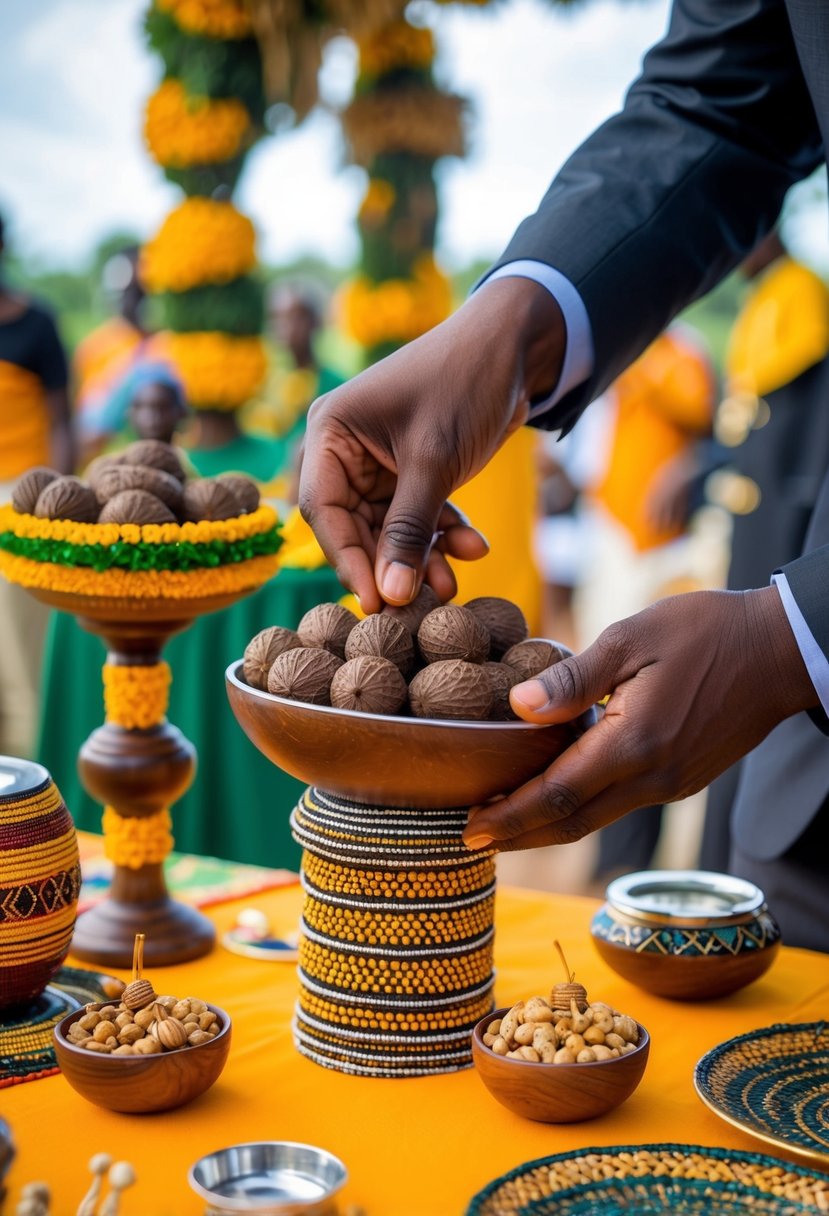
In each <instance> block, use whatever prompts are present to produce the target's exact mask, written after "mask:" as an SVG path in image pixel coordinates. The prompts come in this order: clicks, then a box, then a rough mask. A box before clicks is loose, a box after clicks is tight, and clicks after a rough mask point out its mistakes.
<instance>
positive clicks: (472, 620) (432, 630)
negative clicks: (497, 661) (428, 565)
mask: <svg viewBox="0 0 829 1216" xmlns="http://www.w3.org/2000/svg"><path fill="white" fill-rule="evenodd" d="M417 644H418V646H419V647H420V652H421V654H422V655H423V657H424V659H426V661H427V663H437V662H440V661H441V660H443V659H463V660H464V661H465V662H467V663H484V662H486V660H487V659H488V658H489V634H488V633H487V631H486V629H484V627H483V625H482V624H481V622H480V621H479V620H478V619H477V617H475V616H474V615H473V614H472V613H471V612H469V610H468V609H466V608H461V607H459V606H458V605H457V604H441V605H440V607H438V608H434V609H433V610H432V611H431V612H430V613H429V615H428V616H427V617H424V619H423V624H422V625H421V626H420V629H419V630H418V631H417Z"/></svg>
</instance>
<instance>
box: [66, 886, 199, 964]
mask: <svg viewBox="0 0 829 1216" xmlns="http://www.w3.org/2000/svg"><path fill="white" fill-rule="evenodd" d="M136 933H144V934H146V941H145V943H144V964H145V966H146V967H147V969H148V970H149V969H150V968H151V967H168V966H172V965H174V964H176V963H186V962H189V961H190V960H191V959H194V958H201V956H202V955H203V954H207V953H208V952H209V951H210V950H212V949H213V946H214V944H215V941H216V930H215V929H214V927H213V925H212V923H211V922H210V921H209V920H208V919H207V917H206V916H203V915H202V914H201V912H198V911H197V910H196V909H195V908H190V907H188V906H187V905H186V904H178V903H176V902H175V901H174V900H172V899H169V898H167V899H163V900H159V901H158V902H157V903H138V904H136V903H124V902H121V901H120V900H118V899H115V898H109V899H106V900H104V902H103V903H101V904H98V906H97V907H95V908H91V909H90V910H89V911H88V912H84V913H83V915H82V916H80V917H79V918H78V923H77V926H76V928H75V936H74V937H73V939H72V954H73V955H74V956H75V957H76V958H80V959H83V960H84V961H85V962H87V963H95V964H97V965H98V966H100V967H115V968H117V969H119V970H128V969H129V967H130V966H131V965H132V951H133V946H134V944H135V935H136Z"/></svg>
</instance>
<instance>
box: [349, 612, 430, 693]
mask: <svg viewBox="0 0 829 1216" xmlns="http://www.w3.org/2000/svg"><path fill="white" fill-rule="evenodd" d="M361 654H366V655H376V656H377V657H378V658H381V659H390V660H391V662H392V663H394V665H395V667H398V668H399V669H400V671H402V672H403V674H404V675H405V674H406V673H407V672H409V671H411V669H412V667H413V666H414V657H415V652H414V640H413V638H412V635H411V634H410V633H409V631H408V629H407V628H406V626H405V625H404V624H403V622H402V621H398V620H395V618H394V617H393V616H385V615H384V614H383V613H374V615H373V616H367V617H366V618H365V620H364V621H359V622H358V623H357V624H356V625H355V626H354V628H353V629H352V630H351V632H350V633H349V635H348V638H347V639H346V643H345V657H346V658H347V659H356V658H357V656H358V655H361ZM401 704H402V702H401ZM382 712H383V710H378V713H382ZM386 712H388V713H393V712H394V711H393V710H388V711H386Z"/></svg>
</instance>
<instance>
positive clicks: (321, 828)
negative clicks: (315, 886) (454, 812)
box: [294, 808, 466, 844]
mask: <svg viewBox="0 0 829 1216" xmlns="http://www.w3.org/2000/svg"><path fill="white" fill-rule="evenodd" d="M294 815H295V816H296V819H297V822H298V823H300V824H301V826H303V827H305V828H306V830H310V829H314V830H316V831H318V832H319V833H320V835H321V836H343V837H347V838H348V839H354V840H371V841H375V842H377V843H378V844H384V843H387V841H388V839H389V838H391V839H392V840H393V841H394V842H395V843H397V842H399V841H400V840H411V841H413V842H414V843H415V844H418V843H419V842H420V841H421V840H434V839H435V838H436V837H440V838H446V839H447V840H457V839H458V838H459V837H460V834H461V832H462V831H463V829H464V828H465V827H466V820H464V821H463V822H462V823H458V824H451V825H450V826H449V827H448V828H440V827H430V826H429V824H426V823H424V824H419V825H418V829H419V830H417V831H415V830H414V828H413V825H411V824H407V825H406V827H405V828H401V829H400V831H395V830H394V828H393V826H392V825H390V824H383V825H382V830H381V829H380V828H379V827H377V828H376V830H372V825H371V824H365V823H359V824H345V823H343V824H340V823H328V822H326V821H325V820H323V819H322V817H321V816H319V815H308V814H305V813H304V812H303V811H300V810H298V809H297V808H295V809H294Z"/></svg>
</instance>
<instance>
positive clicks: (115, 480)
mask: <svg viewBox="0 0 829 1216" xmlns="http://www.w3.org/2000/svg"><path fill="white" fill-rule="evenodd" d="M123 490H146V491H147V492H148V493H149V494H155V496H156V498H160V499H161V501H162V502H164V503H166V504H167V506H168V507H169V508H170V510H171V511H175V512H176V513H178V512H179V511H180V510H181V506H182V489H181V482H180V481H177V480H176V478H175V477H173V476H171V475H170V474H169V473H165V472H163V471H162V470H161V469H150V468H148V467H147V466H146V465H143V464H116V465H113V466H112V467H111V468H108V469H104V470H103V472H102V473H101V474H100V475H99V476H98V477H97V478H96V482H95V493H96V494H97V495H98V502H100V503H102V504H103V503H105V502H108V501H109V499H110V498H114V497H115V495H116V494H120V493H121V492H122V491H123Z"/></svg>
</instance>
